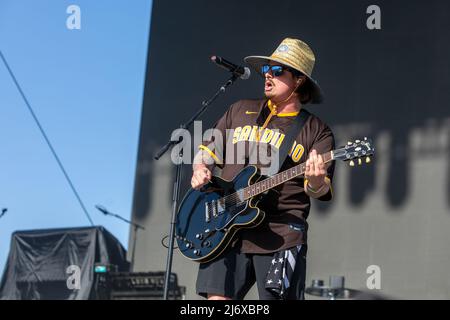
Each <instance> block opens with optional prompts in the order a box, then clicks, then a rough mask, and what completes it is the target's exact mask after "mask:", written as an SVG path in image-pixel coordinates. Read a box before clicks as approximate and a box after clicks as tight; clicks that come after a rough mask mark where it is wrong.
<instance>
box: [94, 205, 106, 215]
mask: <svg viewBox="0 0 450 320" xmlns="http://www.w3.org/2000/svg"><path fill="white" fill-rule="evenodd" d="M95 207H96V208H97V209H98V210H99V211H101V212H102V213H103V214H104V215H108V214H109V211H108V210H106V209H105V208H104V207H102V206H99V205H96V206H95Z"/></svg>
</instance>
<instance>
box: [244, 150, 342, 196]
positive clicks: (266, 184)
mask: <svg viewBox="0 0 450 320" xmlns="http://www.w3.org/2000/svg"><path fill="white" fill-rule="evenodd" d="M322 158H323V161H324V162H325V163H327V162H330V161H332V160H333V153H332V151H330V152H327V153H324V154H322ZM305 171H306V162H303V163H301V164H299V165H297V166H295V167H292V168H289V169H287V170H285V171H282V172H280V173H277V174H275V175H273V176H271V177H269V178H266V179H264V180H261V181H259V182H256V183H255V184H252V185H251V186H248V187H246V188H243V189H242V191H243V193H244V200H248V199H250V198H252V197H254V196H256V195H258V194H261V193H264V192H266V191H267V190H269V189H272V188H273V187H276V186H278V185H280V184H283V183H285V182H286V181H289V180H291V179H294V178H295V177H298V176H301V175H303V174H304V173H305Z"/></svg>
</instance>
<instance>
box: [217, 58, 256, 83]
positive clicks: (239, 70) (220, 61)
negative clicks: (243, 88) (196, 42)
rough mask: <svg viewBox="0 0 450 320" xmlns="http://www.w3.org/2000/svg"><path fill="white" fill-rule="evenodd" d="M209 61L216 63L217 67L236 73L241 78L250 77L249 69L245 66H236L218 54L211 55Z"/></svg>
mask: <svg viewBox="0 0 450 320" xmlns="http://www.w3.org/2000/svg"><path fill="white" fill-rule="evenodd" d="M211 61H212V62H214V63H215V64H217V65H218V66H219V67H222V68H224V69H225V70H228V71H230V72H231V73H234V74H235V75H238V76H239V77H240V78H241V79H242V80H246V79H248V78H250V73H251V72H250V69H249V68H247V67H241V66H238V65H236V64H234V63H232V62H230V61H227V60H225V59H224V58H222V57H219V56H212V57H211Z"/></svg>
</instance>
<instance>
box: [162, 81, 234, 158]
mask: <svg viewBox="0 0 450 320" xmlns="http://www.w3.org/2000/svg"><path fill="white" fill-rule="evenodd" d="M237 79H238V75H236V74H234V73H233V75H232V76H231V77H230V78H229V79H228V80H227V82H225V83H224V84H223V85H222V86H221V87H220V89H219V90H217V92H216V93H215V94H214V95H213V96H212V97H211V98H210V99H209V100H207V101H203V102H202V107H201V108H200V109H199V110H198V111H197V112H196V113H195V114H194V115H193V116H192V117H191V118H190V119H189V120H188V121H187V122H186V123H184V124H182V125H180V128H181V129H188V128H189V127H190V126H191V124H192V123H193V122H194V121H195V120H197V119H198V117H200V116H201V115H202V114H203V113H204V112H205V111H206V108H208V106H209V105H210V104H211V103H213V102H214V100H216V99H217V98H218V97H219V95H220V94H221V93H224V92H225V91H226V89H227V88H228V87H229V86H230V85H232V84H233V83H234V82H235V81H236V80H237ZM179 142H180V141H173V140H169V141H168V142H167V143H166V144H165V145H164V146H162V147H161V148H160V149H159V150H158V152H157V153H156V155H155V157H154V158H155V160H159V159H160V158H161V157H162V155H163V154H164V153H166V151H167V150H169V148H170V147H171V146H174V145H176V144H178V143H179Z"/></svg>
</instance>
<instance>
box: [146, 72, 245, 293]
mask: <svg viewBox="0 0 450 320" xmlns="http://www.w3.org/2000/svg"><path fill="white" fill-rule="evenodd" d="M237 79H238V75H237V74H235V73H233V75H232V76H231V77H230V78H229V79H228V80H227V82H225V84H223V85H222V86H221V87H220V89H219V90H217V92H216V93H215V94H214V95H213V96H212V97H211V98H210V99H209V100H207V101H203V102H202V107H201V108H200V109H199V110H198V111H197V112H196V113H195V114H194V115H193V116H192V117H191V118H190V119H189V120H188V122H186V123H185V124H182V125H181V126H180V128H181V129H188V128H189V127H190V126H191V124H192V123H193V122H194V121H195V120H197V118H198V117H199V116H200V115H201V114H202V113H203V112H205V110H206V108H208V106H209V105H210V104H211V103H212V102H213V101H214V100H216V99H217V97H218V96H219V95H220V94H221V93H224V92H225V91H226V88H227V87H228V86H230V85H232V84H233V83H234V82H235V81H236V80H237ZM180 141H181V140H179V141H172V140H169V142H167V143H166V144H165V145H164V146H163V147H162V148H161V149H160V150H159V151H158V152H157V153H156V155H155V160H159V159H160V158H161V156H162V155H163V154H164V153H165V152H167V150H169V148H170V147H171V146H174V145H176V144H178V143H179V142H180ZM182 152H183V150H182V149H181V150H180V154H179V155H178V157H179V160H180V161H177V165H176V174H175V182H174V185H173V198H172V200H173V203H172V218H171V222H170V231H169V247H168V249H167V251H168V254H167V262H166V273H165V276H164V295H163V299H164V300H167V299H168V296H169V284H170V275H171V273H172V258H173V246H174V239H173V238H174V234H175V224H176V216H177V209H178V197H179V191H180V185H181V175H182V171H181V169H182V162H181V158H182Z"/></svg>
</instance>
